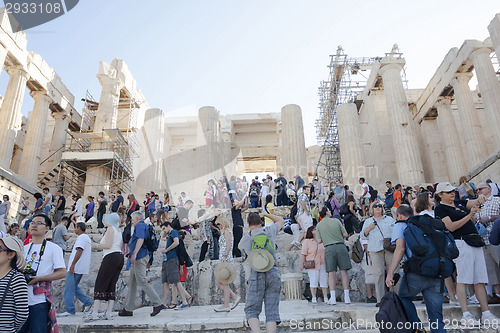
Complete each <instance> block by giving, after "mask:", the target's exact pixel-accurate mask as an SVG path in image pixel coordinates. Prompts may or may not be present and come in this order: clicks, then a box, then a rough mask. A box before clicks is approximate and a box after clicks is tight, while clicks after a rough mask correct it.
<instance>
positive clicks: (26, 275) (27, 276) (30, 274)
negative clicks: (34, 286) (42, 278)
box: [23, 268, 36, 283]
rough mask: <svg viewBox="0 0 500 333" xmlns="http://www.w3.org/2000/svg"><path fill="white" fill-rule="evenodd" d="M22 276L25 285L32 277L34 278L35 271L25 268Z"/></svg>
mask: <svg viewBox="0 0 500 333" xmlns="http://www.w3.org/2000/svg"><path fill="white" fill-rule="evenodd" d="M23 275H24V278H25V279H26V283H30V281H31V279H32V278H33V276H36V271H35V270H34V269H33V268H27V269H25V270H24V271H23Z"/></svg>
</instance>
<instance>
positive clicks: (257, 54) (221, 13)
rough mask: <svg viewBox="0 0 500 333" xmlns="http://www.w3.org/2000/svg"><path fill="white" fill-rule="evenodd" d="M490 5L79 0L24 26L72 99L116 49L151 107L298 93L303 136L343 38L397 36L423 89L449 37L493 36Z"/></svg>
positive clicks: (229, 109)
mask: <svg viewBox="0 0 500 333" xmlns="http://www.w3.org/2000/svg"><path fill="white" fill-rule="evenodd" d="M497 12H500V2H499V1H498V0H495V1H493V0H491V1H490V0H481V1H448V0H445V1H435V0H434V1H427V0H424V1H418V2H417V1H401V0H399V1H361V0H360V1H355V2H354V1H342V2H341V1H335V0H287V1H285V0H272V1H271V0H246V1H239V0H232V1H230V0H203V1H195V0H176V1H172V0H163V1H161V0H143V1H129V0H80V3H79V4H78V5H77V6H76V7H75V8H74V9H73V10H72V11H70V12H69V13H67V14H66V15H64V16H62V17H60V18H58V19H56V20H54V21H52V22H49V23H46V24H44V25H42V26H39V27H37V28H33V29H30V30H28V31H27V36H28V49H29V50H32V51H34V52H36V53H39V54H40V55H42V57H43V58H44V59H45V60H46V61H47V62H48V63H49V64H50V65H51V66H52V67H53V68H54V69H55V70H56V72H57V73H58V74H59V76H60V77H61V78H62V80H63V82H64V83H65V84H66V86H67V87H68V88H69V89H70V91H71V92H72V93H73V94H74V95H75V98H76V100H77V101H78V102H77V103H76V105H75V106H76V108H77V109H78V110H81V107H82V103H81V102H80V99H81V98H82V97H84V96H85V92H86V90H87V89H88V90H89V91H90V92H91V94H92V95H93V96H94V97H95V98H96V99H98V98H99V94H100V85H99V82H98V80H97V78H96V76H95V75H96V73H97V70H98V66H99V61H100V60H104V61H106V62H108V63H109V62H111V61H112V59H113V58H121V59H123V60H125V61H126V62H127V64H128V66H129V68H130V70H131V71H132V73H133V75H134V77H135V78H136V80H137V83H138V87H139V88H140V89H141V90H142V92H143V94H144V96H145V97H146V99H147V101H148V103H149V105H150V107H157V108H161V109H163V110H164V112H165V113H166V114H167V116H175V115H191V114H192V115H194V114H196V112H197V109H198V108H199V107H201V106H205V105H211V106H215V107H216V108H218V109H219V110H220V111H221V113H223V114H233V113H249V112H279V111H280V109H281V107H283V106H284V105H286V104H290V103H294V104H298V105H300V106H301V108H302V111H303V118H304V126H305V132H306V145H308V146H309V145H313V144H315V143H316V138H315V129H314V120H315V119H316V117H317V113H318V108H317V105H318V97H317V88H318V85H319V82H320V81H321V80H324V79H327V78H328V68H327V65H328V64H329V59H330V58H329V55H330V54H332V53H334V52H335V51H336V49H337V46H338V45H342V46H343V48H344V50H345V52H346V53H347V54H348V55H349V56H353V57H361V56H381V55H382V56H383V55H384V53H386V52H389V51H390V50H391V47H392V45H393V44H394V43H398V45H399V47H400V50H401V51H402V52H403V53H404V56H405V58H406V61H407V78H408V80H409V86H410V88H424V87H425V85H426V84H427V82H428V81H429V79H430V78H431V76H432V75H433V74H434V72H435V70H436V68H437V67H438V66H439V64H440V63H441V61H442V60H443V58H444V56H445V54H446V53H447V52H448V50H449V49H450V48H451V47H454V46H457V47H459V46H460V45H461V44H462V43H463V41H464V40H465V39H479V40H484V39H485V38H486V37H488V36H489V35H488V30H487V26H488V24H489V22H490V21H491V19H492V18H493V16H494V14H495V13H497ZM6 76H7V75H6V74H5V73H4V74H2V81H5V77H6ZM0 85H1V86H0V88H2V89H3V90H2V91H4V89H5V82H1V83H0ZM29 108H30V106H29V102H28V103H25V105H24V107H23V113H25V114H27V112H29V111H30V109H29Z"/></svg>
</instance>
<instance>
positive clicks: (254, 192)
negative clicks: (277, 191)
mask: <svg viewBox="0 0 500 333" xmlns="http://www.w3.org/2000/svg"><path fill="white" fill-rule="evenodd" d="M250 196H251V197H254V198H255V197H258V196H259V191H258V189H257V188H255V187H254V188H252V189H251V190H250Z"/></svg>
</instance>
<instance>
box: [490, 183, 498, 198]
mask: <svg viewBox="0 0 500 333" xmlns="http://www.w3.org/2000/svg"><path fill="white" fill-rule="evenodd" d="M493 184H495V186H496V187H497V195H495V197H500V188H499V187H498V184H497V183H493ZM490 187H491V185H490Z"/></svg>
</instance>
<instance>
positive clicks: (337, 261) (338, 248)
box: [325, 243, 352, 272]
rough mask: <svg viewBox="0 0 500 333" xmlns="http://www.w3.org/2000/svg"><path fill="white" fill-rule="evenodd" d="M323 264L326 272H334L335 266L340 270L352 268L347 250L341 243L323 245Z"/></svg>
mask: <svg viewBox="0 0 500 333" xmlns="http://www.w3.org/2000/svg"><path fill="white" fill-rule="evenodd" d="M325 266H326V271H327V272H334V271H336V270H337V267H338V268H339V269H340V270H348V269H351V268H352V266H351V258H349V252H348V251H347V247H346V246H345V245H344V244H343V243H340V244H331V245H327V246H325Z"/></svg>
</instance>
